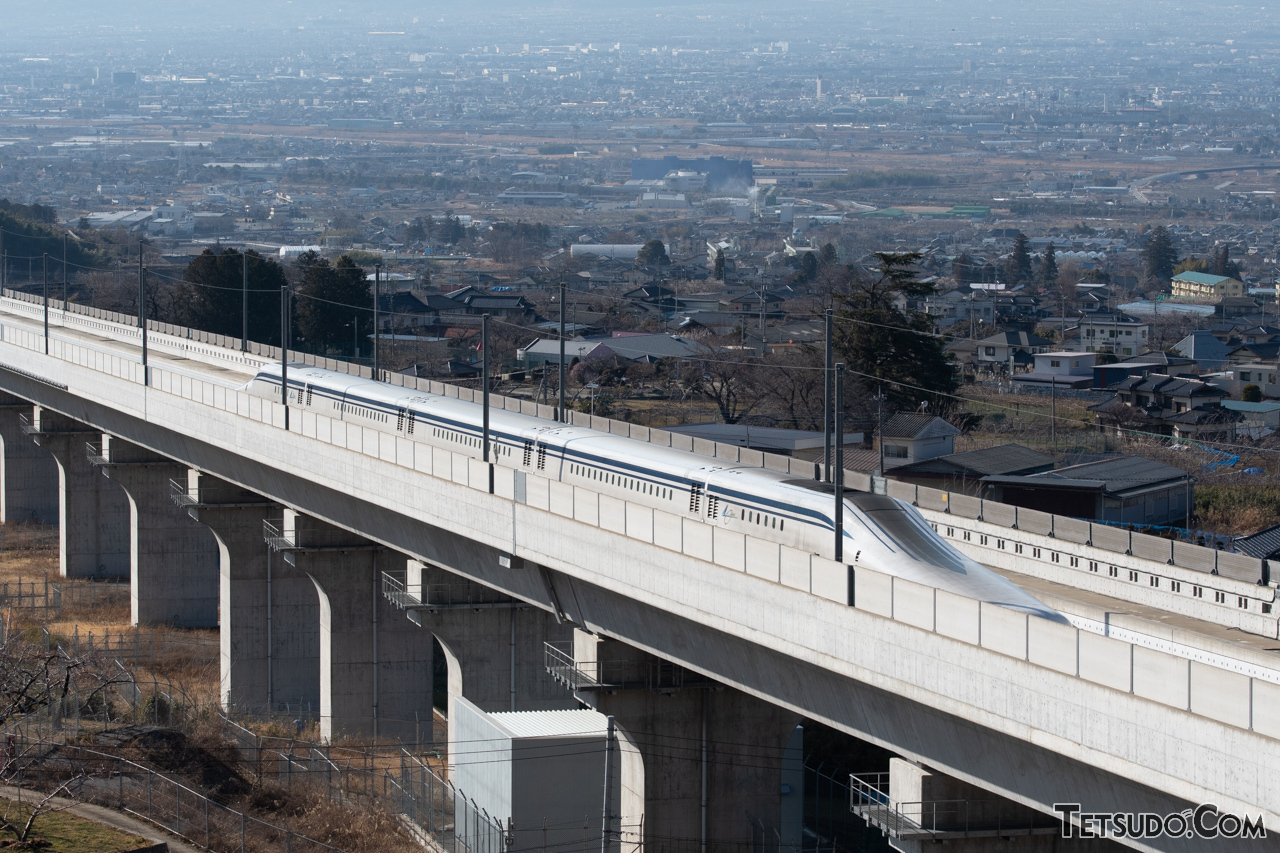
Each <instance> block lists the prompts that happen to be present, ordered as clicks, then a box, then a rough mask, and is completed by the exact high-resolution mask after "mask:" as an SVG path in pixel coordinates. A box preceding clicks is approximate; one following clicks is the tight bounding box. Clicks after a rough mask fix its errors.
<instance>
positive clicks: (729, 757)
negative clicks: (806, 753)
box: [574, 630, 803, 851]
mask: <svg viewBox="0 0 1280 853" xmlns="http://www.w3.org/2000/svg"><path fill="white" fill-rule="evenodd" d="M574 660H575V663H576V664H577V665H578V667H579V671H580V672H581V673H582V674H583V675H586V676H587V677H588V678H589V679H591V680H592V681H594V682H595V683H594V685H593V684H589V683H585V682H580V683H579V684H578V685H577V691H576V694H577V696H578V698H580V699H581V700H582V701H584V702H586V703H587V704H588V705H590V706H591V707H593V708H595V709H596V710H597V711H599V712H600V713H602V714H608V715H611V716H613V717H614V719H615V720H616V721H617V725H618V727H619V729H620V730H621V731H622V732H623V733H625V736H626V738H627V739H628V740H629V742H630V743H631V744H633V745H634V747H635V749H636V750H637V751H638V752H639V754H640V756H641V758H642V761H643V767H644V779H643V792H644V794H643V800H644V826H643V836H644V837H643V841H644V844H645V848H646V849H656V850H661V849H664V845H667V844H670V843H671V840H672V839H679V840H680V842H681V843H683V844H685V845H688V844H693V843H701V842H703V841H705V842H706V845H707V847H706V849H707V850H711V851H714V850H721V849H743V848H744V847H746V846H749V845H750V844H751V843H752V838H753V835H754V837H757V838H760V837H763V838H767V839H771V840H773V841H774V843H775V844H776V843H779V842H780V843H781V844H794V845H796V848H797V849H798V847H799V843H800V824H799V822H798V821H797V819H796V818H797V814H798V811H799V809H800V806H799V805H797V803H796V802H794V800H798V799H799V798H800V797H802V796H803V794H802V792H801V791H800V790H798V789H797V787H796V786H795V785H794V784H791V785H789V786H788V787H787V788H786V789H785V791H786V792H785V793H784V780H786V781H791V780H793V779H794V778H796V775H797V773H796V771H797V769H798V768H799V767H800V766H801V765H802V758H803V757H802V754H801V751H800V750H801V741H800V739H799V736H798V735H797V732H796V727H797V725H799V724H800V722H801V717H800V716H799V715H798V714H795V713H793V712H791V711H787V710H785V709H783V708H780V707H778V706H776V705H772V704H770V703H768V702H764V701H761V700H760V699H757V698H755V697H753V696H749V695H748V694H746V693H743V692H741V691H739V690H734V689H733V688H729V687H725V686H724V685H721V684H718V683H716V682H714V681H711V680H709V679H706V678H704V677H702V676H701V675H698V674H697V673H694V672H691V671H687V670H684V669H682V668H681V667H678V666H675V665H673V664H670V663H668V662H666V661H663V660H662V659H660V658H656V657H653V656H651V655H647V654H645V653H644V652H642V651H640V650H638V649H635V648H632V647H630V646H627V645H626V644H624V643H620V642H617V641H614V640H608V639H603V638H599V637H596V636H593V635H591V634H588V633H587V632H584V631H580V630H579V631H575V637H574ZM624 784H625V783H624ZM788 798H791V800H792V801H788ZM775 832H776V833H777V838H775V836H774V833H775ZM761 833H763V835H761Z"/></svg>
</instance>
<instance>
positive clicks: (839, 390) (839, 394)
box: [835, 361, 844, 563]
mask: <svg viewBox="0 0 1280 853" xmlns="http://www.w3.org/2000/svg"><path fill="white" fill-rule="evenodd" d="M836 436H837V438H836V447H837V448H838V452H837V453H836V456H837V458H836V460H835V467H836V476H835V496H836V525H835V526H836V562H837V563H843V562H844V362H843V361H841V362H837V363H836Z"/></svg>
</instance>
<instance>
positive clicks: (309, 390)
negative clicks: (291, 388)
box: [307, 385, 311, 406]
mask: <svg viewBox="0 0 1280 853" xmlns="http://www.w3.org/2000/svg"><path fill="white" fill-rule="evenodd" d="M307 405H308V406H310V405H311V386H310V385H308V386H307Z"/></svg>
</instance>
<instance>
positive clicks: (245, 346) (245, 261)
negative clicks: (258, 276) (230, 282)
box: [240, 249, 249, 352]
mask: <svg viewBox="0 0 1280 853" xmlns="http://www.w3.org/2000/svg"><path fill="white" fill-rule="evenodd" d="M240 261H241V266H240V282H241V287H242V289H243V298H242V300H241V301H242V303H243V304H242V305H241V306H240V351H241V352H248V351H249V251H248V250H247V249H246V250H245V252H244V253H243V254H242V255H240Z"/></svg>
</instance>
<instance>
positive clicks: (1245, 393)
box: [1240, 382, 1262, 403]
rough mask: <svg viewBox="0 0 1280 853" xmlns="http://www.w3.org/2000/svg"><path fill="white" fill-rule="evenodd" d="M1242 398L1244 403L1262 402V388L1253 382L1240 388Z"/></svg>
mask: <svg viewBox="0 0 1280 853" xmlns="http://www.w3.org/2000/svg"><path fill="white" fill-rule="evenodd" d="M1240 400H1241V402H1244V403H1261V402H1262V389H1261V388H1259V387H1258V386H1257V385H1254V384H1253V383H1252V382H1251V383H1249V384H1248V385H1246V386H1244V387H1243V388H1241V389H1240Z"/></svg>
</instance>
